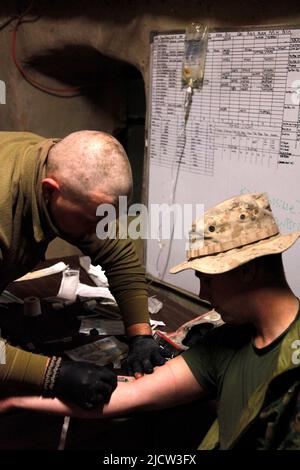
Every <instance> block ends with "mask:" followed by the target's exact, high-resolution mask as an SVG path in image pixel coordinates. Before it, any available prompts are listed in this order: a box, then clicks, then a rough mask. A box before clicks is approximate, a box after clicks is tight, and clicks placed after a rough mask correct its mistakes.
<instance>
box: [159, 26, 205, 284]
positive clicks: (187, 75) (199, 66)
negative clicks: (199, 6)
mask: <svg viewBox="0 0 300 470" xmlns="http://www.w3.org/2000/svg"><path fill="white" fill-rule="evenodd" d="M207 42H208V27H207V25H201V24H199V23H192V24H191V25H190V27H188V28H187V30H186V34H185V43H184V57H183V63H182V84H183V86H184V87H186V93H185V99H184V105H183V112H184V122H183V127H182V130H181V132H180V133H179V135H178V139H177V141H178V142H180V141H181V138H183V143H182V148H181V151H180V155H179V158H178V160H177V161H176V160H175V161H176V162H177V166H176V173H175V177H174V178H173V179H172V182H171V193H170V199H169V202H170V206H171V207H172V206H173V204H174V203H175V199H176V190H177V184H178V179H179V172H180V166H181V163H182V159H183V155H184V151H185V147H186V139H187V135H186V131H187V123H188V119H189V115H190V110H191V106H192V100H193V93H194V89H195V88H200V87H201V86H202V84H203V78H204V66H205V58H206V49H207ZM172 174H173V165H172ZM173 214H174V216H173V220H172V230H171V234H170V241H169V246H168V252H167V258H166V261H165V263H164V267H163V269H162V271H160V269H159V261H160V257H161V254H162V250H163V248H164V242H163V240H162V239H161V237H160V233H161V221H160V224H159V229H158V232H159V233H158V244H159V252H158V255H157V259H156V264H155V267H156V272H157V273H158V278H159V279H161V280H163V279H164V277H165V274H166V271H167V268H168V264H169V260H170V255H171V248H172V241H173V238H174V230H175V218H176V214H175V212H174V213H173Z"/></svg>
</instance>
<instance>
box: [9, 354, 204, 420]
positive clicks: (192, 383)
mask: <svg viewBox="0 0 300 470" xmlns="http://www.w3.org/2000/svg"><path fill="white" fill-rule="evenodd" d="M204 396H206V391H205V390H204V389H203V388H202V387H201V385H199V383H198V382H197V381H196V379H195V377H194V376H193V374H192V372H191V371H190V369H189V367H188V365H187V364H186V362H185V360H184V359H183V358H182V357H181V356H178V357H176V358H175V359H172V360H171V361H168V362H167V363H166V364H165V365H163V366H161V367H158V368H156V369H155V371H154V373H153V374H151V375H145V376H143V377H141V378H140V379H138V380H135V381H133V382H128V383H124V382H119V383H118V386H117V388H116V390H115V391H114V393H113V394H112V396H111V399H110V402H109V403H108V404H107V405H104V407H103V408H98V409H96V410H93V411H88V412H87V411H83V410H81V409H79V408H77V407H76V406H73V405H70V404H67V403H65V402H62V401H61V400H58V399H48V398H41V397H11V398H8V399H7V400H4V401H2V402H1V401H0V412H1V411H6V410H8V409H12V408H22V409H27V410H33V411H39V412H45V413H55V414H60V415H69V416H76V417H81V418H110V417H114V416H120V415H125V414H129V413H132V412H136V411H142V410H154V409H155V410H157V409H162V408H168V407H172V406H176V405H179V404H182V403H187V402H189V401H192V400H196V399H199V398H202V397H204Z"/></svg>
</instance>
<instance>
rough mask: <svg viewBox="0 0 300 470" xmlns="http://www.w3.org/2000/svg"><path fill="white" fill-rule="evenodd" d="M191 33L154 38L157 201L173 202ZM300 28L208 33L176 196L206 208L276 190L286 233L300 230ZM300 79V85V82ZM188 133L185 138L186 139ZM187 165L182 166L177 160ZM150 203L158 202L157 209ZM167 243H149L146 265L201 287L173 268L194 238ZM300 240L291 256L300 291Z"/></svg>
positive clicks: (151, 192)
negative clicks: (184, 65)
mask: <svg viewBox="0 0 300 470" xmlns="http://www.w3.org/2000/svg"><path fill="white" fill-rule="evenodd" d="M183 46H184V34H181V33H180V34H175V33H174V34H173V33H171V34H165V33H164V34H155V35H154V36H153V40H152V44H151V82H150V107H149V109H150V114H149V140H148V157H149V158H148V161H149V168H148V173H149V181H148V204H149V205H150V204H153V203H156V204H161V203H163V202H165V203H169V202H170V194H171V192H172V179H173V180H174V171H176V161H178V159H179V158H180V154H181V150H182V145H183V139H182V132H181V131H182V127H183V120H184V114H183V102H184V96H185V90H182V88H181V67H182V56H183ZM295 80H300V30H299V29H280V28H278V29H263V30H244V31H231V32H230V31H229V32H228V31H227V32H220V31H215V32H211V33H210V34H209V41H208V49H207V56H206V65H205V75H204V82H203V87H202V89H198V90H195V91H194V96H193V102H192V106H191V111H190V115H189V120H188V123H187V129H186V143H185V147H184V152H183V155H182V160H181V163H180V167H179V177H178V184H177V190H176V197H175V202H176V203H180V204H184V203H204V204H205V209H208V208H209V207H212V206H213V205H215V204H217V203H218V202H221V201H222V200H224V199H227V198H229V197H232V196H234V195H236V194H241V193H245V192H258V191H264V192H267V193H268V195H269V198H270V202H271V206H272V209H273V212H274V214H275V216H276V218H277V222H278V224H279V227H280V230H281V231H282V232H283V233H286V232H289V231H293V230H300V191H299V189H298V188H299V181H300V117H299V113H300V108H299V104H298V103H297V96H298V95H297V91H296V90H295V87H292V83H293V82H294V81H295ZM299 85H300V82H299ZM179 135H181V139H178V136H179ZM177 165H178V164H177ZM149 207H150V206H149ZM168 245H169V242H168V241H165V242H164V245H163V248H162V249H160V248H159V243H158V240H147V258H146V269H147V272H148V273H150V274H151V275H152V276H154V277H159V275H160V273H161V272H163V270H164V266H165V265H166V260H167V259H168V263H167V270H166V274H165V276H164V277H163V280H164V281H165V282H168V283H170V284H172V285H175V286H177V287H180V288H183V289H186V290H188V291H191V292H194V293H197V292H198V289H199V283H198V281H197V280H196V278H195V276H194V273H193V271H185V272H183V273H179V274H176V275H172V274H168V271H169V268H170V267H172V266H174V265H176V264H177V263H179V262H181V261H183V260H184V259H185V242H184V241H183V240H182V241H180V240H173V242H172V243H171V247H170V254H169V258H168V251H169V246H168ZM299 255H300V242H298V243H296V244H295V245H294V246H293V247H292V248H291V249H290V250H288V252H287V253H285V254H284V262H285V267H286V274H287V278H288V281H289V283H290V284H291V287H292V288H293V290H294V291H295V292H296V293H297V295H300V279H299V275H298V273H300V256H299Z"/></svg>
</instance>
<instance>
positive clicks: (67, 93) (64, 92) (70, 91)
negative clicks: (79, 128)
mask: <svg viewBox="0 0 300 470" xmlns="http://www.w3.org/2000/svg"><path fill="white" fill-rule="evenodd" d="M33 6H34V0H31V1H30V3H29V5H28V7H27V8H26V9H25V10H24V12H23V13H21V14H20V15H16V16H13V17H11V18H9V19H8V20H7V21H5V23H3V25H1V26H0V30H1V29H4V28H5V27H6V26H7V25H8V24H10V23H11V22H13V21H15V25H14V27H13V29H12V31H11V58H12V61H13V63H14V64H15V66H16V68H17V69H18V71H19V72H20V74H21V75H22V77H23V78H24V79H25V80H26V82H28V83H29V84H30V85H32V86H33V87H34V88H37V89H38V90H40V91H43V92H44V93H47V94H50V95H53V96H58V97H62V98H73V97H75V96H79V95H80V94H81V90H82V86H76V87H66V88H60V87H50V86H48V85H45V84H43V83H41V82H40V81H38V80H36V79H35V78H33V77H32V76H31V75H29V74H28V73H27V72H26V70H25V69H24V67H23V66H22V63H21V61H19V59H18V56H17V32H18V28H19V26H20V25H21V24H23V23H28V22H32V21H34V20H25V19H24V18H25V16H26V15H27V14H28V13H29V12H30V11H31V10H32V8H33Z"/></svg>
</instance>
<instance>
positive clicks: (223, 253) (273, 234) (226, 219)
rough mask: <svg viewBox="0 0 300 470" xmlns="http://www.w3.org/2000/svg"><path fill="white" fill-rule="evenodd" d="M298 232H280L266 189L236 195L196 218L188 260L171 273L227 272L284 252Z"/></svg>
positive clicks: (295, 238)
mask: <svg viewBox="0 0 300 470" xmlns="http://www.w3.org/2000/svg"><path fill="white" fill-rule="evenodd" d="M299 236H300V232H293V233H289V234H285V235H282V234H280V233H279V229H278V227H277V224H276V221H275V218H274V216H273V213H272V210H271V207H270V203H269V201H268V197H267V195H266V194H265V193H255V194H244V195H242V196H235V197H233V198H231V199H228V200H226V201H224V202H221V203H220V204H218V205H216V206H215V207H213V208H212V209H209V210H207V211H206V212H205V214H204V220H203V219H197V220H195V221H194V222H193V225H192V230H191V232H190V234H189V250H188V251H187V261H184V262H183V263H180V264H179V265H177V266H175V267H174V268H172V269H171V270H170V273H172V274H175V273H178V272H180V271H183V270H185V269H195V270H196V271H200V272H203V273H207V274H220V273H224V272H227V271H230V270H231V269H234V268H236V267H238V266H240V265H242V264H245V263H248V262H249V261H250V260H252V259H255V258H258V257H260V256H265V255H268V254H275V253H282V252H283V251H285V250H287V249H288V248H290V247H291V246H292V244H293V243H295V241H296V240H297V239H298V237H299Z"/></svg>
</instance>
